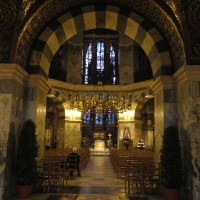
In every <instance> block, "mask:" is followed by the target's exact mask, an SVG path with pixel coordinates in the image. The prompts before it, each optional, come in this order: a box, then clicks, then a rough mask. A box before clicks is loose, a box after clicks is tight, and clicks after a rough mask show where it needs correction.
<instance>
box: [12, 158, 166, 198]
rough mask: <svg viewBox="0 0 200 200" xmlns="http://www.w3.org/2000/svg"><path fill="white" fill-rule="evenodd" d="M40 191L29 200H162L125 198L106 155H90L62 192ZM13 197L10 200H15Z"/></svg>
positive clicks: (122, 188)
mask: <svg viewBox="0 0 200 200" xmlns="http://www.w3.org/2000/svg"><path fill="white" fill-rule="evenodd" d="M42 191H43V190H42V188H41V190H38V191H36V192H35V193H33V194H32V196H31V198H29V200H163V199H164V197H163V196H162V195H137V194H134V195H133V194H132V195H130V196H127V194H126V192H125V190H124V180H123V179H120V178H118V177H117V175H116V173H115V172H114V169H113V167H112V165H111V162H110V157H109V156H108V155H103V156H102V155H91V156H90V159H89V162H88V164H87V165H86V168H85V169H84V170H82V171H81V177H76V178H75V179H69V180H67V182H66V185H65V186H64V188H63V191H62V192H57V188H54V187H52V188H50V191H49V193H44V192H42ZM16 199H17V197H14V198H12V199H10V200H16Z"/></svg>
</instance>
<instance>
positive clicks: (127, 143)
mask: <svg viewBox="0 0 200 200" xmlns="http://www.w3.org/2000/svg"><path fill="white" fill-rule="evenodd" d="M129 144H130V141H129V139H124V141H123V145H124V146H125V147H126V149H128V146H129Z"/></svg>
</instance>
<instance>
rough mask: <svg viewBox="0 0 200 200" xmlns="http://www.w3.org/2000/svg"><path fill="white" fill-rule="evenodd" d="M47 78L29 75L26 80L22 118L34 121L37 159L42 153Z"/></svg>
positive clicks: (47, 87)
mask: <svg viewBox="0 0 200 200" xmlns="http://www.w3.org/2000/svg"><path fill="white" fill-rule="evenodd" d="M49 88H50V87H49V85H48V83H47V80H46V79H45V78H44V77H43V76H41V75H30V76H29V78H28V81H27V89H26V102H25V110H24V119H32V120H33V121H34V122H35V123H36V127H37V128H36V135H37V141H38V145H39V153H38V158H37V159H38V160H39V159H40V158H42V156H43V154H44V138H45V120H46V100H47V92H48V90H49Z"/></svg>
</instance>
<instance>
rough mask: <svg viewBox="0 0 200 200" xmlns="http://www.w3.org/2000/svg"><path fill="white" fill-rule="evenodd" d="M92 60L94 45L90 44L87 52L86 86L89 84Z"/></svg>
mask: <svg viewBox="0 0 200 200" xmlns="http://www.w3.org/2000/svg"><path fill="white" fill-rule="evenodd" d="M91 60H92V44H91V43H89V45H88V48H87V52H86V55H85V68H84V69H85V73H84V74H85V84H88V68H89V64H91Z"/></svg>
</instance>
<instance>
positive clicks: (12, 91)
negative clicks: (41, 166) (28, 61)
mask: <svg viewBox="0 0 200 200" xmlns="http://www.w3.org/2000/svg"><path fill="white" fill-rule="evenodd" d="M27 77H28V73H27V72H25V71H24V69H22V68H21V67H20V66H19V65H17V64H14V63H7V64H2V63H1V64H0V119H1V121H0V199H7V198H8V197H10V196H11V195H12V194H13V193H14V192H15V184H14V183H15V182H14V181H15V176H14V166H15V159H14V157H15V154H16V148H17V138H18V134H19V130H20V127H21V125H22V122H23V121H22V117H23V113H24V111H23V104H24V95H25V93H24V91H25V89H24V88H25V84H26V79H27Z"/></svg>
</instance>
